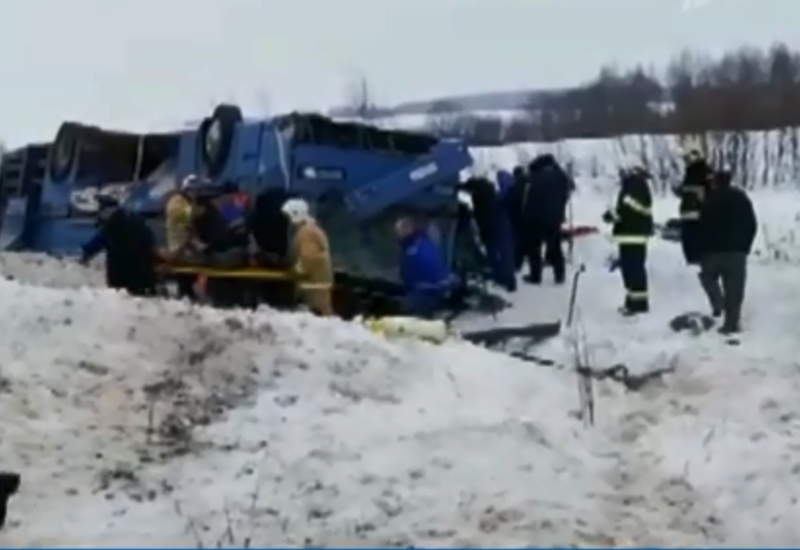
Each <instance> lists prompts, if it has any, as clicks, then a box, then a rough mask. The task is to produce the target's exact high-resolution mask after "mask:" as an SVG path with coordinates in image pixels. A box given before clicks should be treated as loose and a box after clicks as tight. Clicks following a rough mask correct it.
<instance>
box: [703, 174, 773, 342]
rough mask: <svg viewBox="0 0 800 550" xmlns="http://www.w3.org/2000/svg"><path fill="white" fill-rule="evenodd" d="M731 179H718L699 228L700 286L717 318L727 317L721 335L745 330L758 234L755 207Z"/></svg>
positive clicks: (724, 176) (724, 319)
mask: <svg viewBox="0 0 800 550" xmlns="http://www.w3.org/2000/svg"><path fill="white" fill-rule="evenodd" d="M731 179H732V176H731V173H730V172H727V171H724V172H720V173H718V174H716V175H715V177H714V179H713V180H712V182H711V186H710V191H709V193H708V195H707V197H706V200H705V202H704V204H703V209H702V211H701V215H700V220H699V224H698V231H699V234H700V235H701V246H702V250H703V256H702V258H701V263H700V266H701V269H700V282H701V283H702V285H703V290H705V292H706V296H708V301H709V303H710V305H711V310H712V314H713V315H714V317H719V316H724V317H723V323H722V326H721V327H720V329H719V331H720V333H721V334H735V333H738V332H739V331H740V330H741V324H740V323H741V313H742V303H743V302H744V295H745V287H746V284H747V256H748V255H749V254H750V251H751V250H752V248H753V241H754V240H755V238H756V233H757V231H758V221H757V219H756V212H755V209H754V208H753V203H752V202H751V201H750V198H749V197H748V196H747V194H746V193H745V192H744V191H743V190H742V189H739V188H737V187H733V186H732V185H731Z"/></svg>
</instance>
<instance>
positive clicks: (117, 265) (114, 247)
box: [80, 197, 157, 296]
mask: <svg viewBox="0 0 800 550" xmlns="http://www.w3.org/2000/svg"><path fill="white" fill-rule="evenodd" d="M98 202H99V205H98V206H99V210H98V216H97V217H98V225H99V228H98V231H97V233H95V236H94V237H93V238H92V239H91V240H90V241H89V242H87V243H86V244H84V245H83V247H82V255H81V259H80V261H81V263H83V264H87V263H89V262H90V261H91V260H92V258H94V257H95V256H96V255H97V254H99V253H100V252H103V251H105V253H106V284H107V285H108V286H109V288H115V289H120V290H125V291H127V292H128V294H131V295H132V296H149V295H153V294H155V293H156V280H157V278H156V270H155V263H156V242H155V237H154V236H153V232H152V231H151V230H150V228H149V227H148V226H147V223H146V222H145V221H144V219H142V218H141V217H139V216H137V215H135V214H132V213H130V212H126V211H125V210H124V209H122V208H121V207H120V204H119V203H118V202H117V201H116V200H115V199H113V198H110V197H100V199H98Z"/></svg>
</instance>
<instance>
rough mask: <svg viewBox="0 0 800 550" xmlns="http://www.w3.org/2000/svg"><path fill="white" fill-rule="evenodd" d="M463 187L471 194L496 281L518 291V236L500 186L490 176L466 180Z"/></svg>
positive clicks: (482, 239)
mask: <svg viewBox="0 0 800 550" xmlns="http://www.w3.org/2000/svg"><path fill="white" fill-rule="evenodd" d="M462 189H463V190H464V191H465V192H467V193H468V194H469V197H470V202H471V204H472V218H473V220H474V221H475V225H477V226H478V233H479V236H480V239H481V243H482V244H483V248H484V250H485V252H486V260H487V261H488V263H489V266H490V267H491V270H492V277H493V279H494V281H495V282H496V283H497V284H499V285H501V286H503V287H504V288H505V289H506V290H507V291H509V292H514V291H516V289H517V279H516V272H515V269H514V257H513V256H514V236H513V234H512V233H513V232H512V231H511V229H510V224H509V221H508V214H507V211H506V209H505V208H504V206H503V204H502V199H501V198H500V195H499V194H498V191H497V188H496V187H495V185H494V184H493V183H492V182H491V181H489V180H488V179H487V178H484V177H473V178H469V179H468V180H467V181H466V182H464V184H463V185H462Z"/></svg>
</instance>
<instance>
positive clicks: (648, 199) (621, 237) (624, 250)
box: [603, 163, 653, 315]
mask: <svg viewBox="0 0 800 550" xmlns="http://www.w3.org/2000/svg"><path fill="white" fill-rule="evenodd" d="M649 179H650V174H648V173H647V171H646V170H645V169H644V168H643V167H641V166H640V165H638V164H636V163H629V164H627V165H626V166H623V168H622V169H621V170H620V190H619V193H618V195H617V203H616V207H615V208H614V209H613V210H608V211H607V212H606V213H605V214H604V215H603V221H605V222H606V223H613V224H614V225H613V230H612V235H613V237H614V241H615V242H616V243H617V246H618V251H619V256H618V258H617V261H618V267H619V269H620V271H621V273H622V283H623V284H624V285H625V302H624V304H623V306H622V307H621V308H620V313H622V314H623V315H637V314H640V313H647V312H648V311H649V310H650V300H649V297H648V292H647V291H648V289H647V243H648V240H649V239H650V237H651V236H652V234H653V212H652V205H653V198H652V195H651V193H650V185H649V182H648V180H649Z"/></svg>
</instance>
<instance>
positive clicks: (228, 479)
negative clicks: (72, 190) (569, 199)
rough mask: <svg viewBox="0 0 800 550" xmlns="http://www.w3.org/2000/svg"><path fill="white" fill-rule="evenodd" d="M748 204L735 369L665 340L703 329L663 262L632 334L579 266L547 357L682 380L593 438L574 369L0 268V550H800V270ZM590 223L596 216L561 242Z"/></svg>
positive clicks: (704, 346) (664, 385) (538, 294)
mask: <svg viewBox="0 0 800 550" xmlns="http://www.w3.org/2000/svg"><path fill="white" fill-rule="evenodd" d="M755 198H756V203H757V207H758V210H759V214H760V215H761V219H762V221H763V222H764V223H765V227H767V228H768V231H767V232H766V234H767V235H769V238H768V239H765V240H763V241H762V243H761V244H760V247H761V248H760V250H762V251H764V252H763V253H762V254H761V255H760V256H759V257H757V258H755V260H754V262H753V263H752V269H751V286H750V288H749V290H748V292H749V295H748V303H747V306H746V312H745V319H744V324H745V328H746V331H747V332H746V335H745V336H744V338H743V342H742V345H741V346H739V347H730V346H728V345H725V344H724V343H723V341H722V339H721V338H719V337H718V336H717V335H716V333H710V334H707V335H703V336H700V337H692V336H688V335H684V334H673V333H671V332H670V331H669V329H668V328H667V323H668V321H669V319H671V318H672V316H674V315H676V314H678V313H682V312H684V311H686V310H689V309H693V310H696V309H700V310H703V309H705V303H704V300H703V296H702V294H701V291H700V289H699V286H698V284H697V281H696V274H695V272H694V271H693V270H691V269H689V268H686V267H685V266H684V265H683V263H682V259H681V258H680V251H679V249H678V247H677V246H676V245H674V244H672V243H668V242H663V241H655V242H654V243H653V245H652V247H651V251H650V262H649V265H650V270H651V286H652V294H653V298H652V300H653V313H651V314H650V315H649V316H647V317H646V318H642V319H637V320H632V319H622V318H619V317H618V316H617V315H616V313H615V309H616V306H617V305H618V304H619V302H620V300H621V298H622V289H621V282H620V280H619V274H618V273H609V272H608V271H607V270H606V269H605V267H604V260H605V258H606V256H607V255H608V254H609V253H611V252H612V251H613V247H612V246H611V244H610V243H609V241H608V240H607V239H606V238H605V237H604V236H602V235H600V236H597V237H590V238H587V239H583V240H581V241H580V244H579V245H578V246H577V248H576V258H577V260H579V261H582V262H584V263H585V264H586V266H587V271H586V273H585V275H584V277H585V278H584V280H583V282H582V290H581V293H580V305H579V324H578V330H577V331H574V332H570V333H567V334H566V335H565V337H564V338H559V339H556V340H554V341H552V342H550V343H548V344H547V345H545V346H542V347H541V348H540V349H539V350H538V353H539V354H540V355H541V356H543V357H547V358H550V359H553V360H555V361H556V362H557V363H568V362H569V361H570V356H571V352H570V349H571V347H572V345H573V343H574V342H575V341H583V342H584V343H585V346H586V347H587V348H588V353H589V355H590V356H591V358H592V361H593V364H594V365H595V366H597V367H604V366H610V365H612V364H614V363H617V362H621V363H625V364H627V365H628V366H629V367H630V368H631V369H632V370H635V371H640V372H642V371H647V370H650V369H653V368H658V367H662V366H665V365H673V366H675V367H676V368H677V371H676V373H675V374H674V375H671V376H668V377H666V378H665V379H664V380H663V381H662V382H661V383H655V384H654V385H653V386H651V387H648V388H646V389H645V390H644V391H643V392H642V393H625V392H624V391H623V390H622V389H621V388H620V387H619V386H618V385H616V384H615V383H613V382H602V383H598V384H597V415H598V418H597V425H596V427H595V428H594V429H587V428H584V426H583V425H582V423H580V422H579V421H578V420H577V419H575V417H574V414H573V411H574V410H575V408H576V405H577V390H576V381H575V376H574V375H573V374H572V373H571V372H570V370H569V369H568V368H559V367H552V368H546V367H537V366H534V365H531V364H527V363H522V362H519V361H517V360H514V359H511V358H509V357H506V356H504V355H500V354H497V353H491V352H488V351H485V350H482V349H479V348H475V347H472V346H469V345H467V344H463V343H452V344H448V345H445V346H440V347H435V346H431V345H428V344H423V343H418V342H403V341H395V342H390V341H386V340H384V339H382V338H380V337H377V336H374V335H371V334H369V333H367V332H365V331H364V330H363V329H361V328H360V327H355V326H353V325H350V324H347V323H344V322H340V321H334V320H320V319H316V318H312V317H309V316H307V315H302V314H278V313H275V312H272V311H269V310H261V311H258V312H253V313H244V312H220V311H214V310H210V309H204V308H198V307H192V306H189V305H186V304H182V303H178V302H162V301H155V300H151V301H143V300H135V299H130V298H127V297H125V296H121V295H118V294H116V293H113V292H110V291H105V290H99V289H94V288H66V289H64V288H60V289H55V288H45V287H43V286H41V285H50V284H53V283H54V282H56V281H57V279H58V273H68V274H70V276H69V278H68V281H67V284H65V285H60V286H70V287H75V286H77V285H79V284H80V283H81V281H83V280H84V279H83V278H84V277H88V278H94V280H97V279H96V272H93V271H92V270H85V271H82V270H78V269H77V268H75V267H74V266H72V265H69V264H65V263H63V262H58V261H55V260H45V259H42V258H40V257H33V258H30V257H28V258H26V257H23V256H18V257H3V258H2V266H0V267H2V269H3V272H4V273H6V274H9V273H10V274H13V275H15V276H16V278H17V279H20V280H23V281H24V280H26V279H28V278H29V277H31V276H34V277H35V280H36V283H37V284H38V285H40V286H34V285H28V284H22V283H20V282H18V281H0V303H2V304H3V317H2V320H0V350H2V354H3V355H2V356H0V418H2V419H3V422H2V424H0V457H2V461H1V462H0V469H9V470H16V471H20V472H21V473H22V475H23V486H22V489H21V492H20V494H19V495H18V496H16V497H14V498H13V500H12V503H11V508H10V517H9V523H8V525H7V526H6V529H5V530H4V531H2V532H0V546H4V547H19V546H27V547H31V546H39V547H41V546H78V545H87V546H104V545H105V546H109V545H117V546H119V545H125V546H134V545H147V546H156V545H172V546H183V547H188V546H194V547H197V546H198V545H199V544H200V543H201V542H202V545H203V546H214V545H219V546H220V547H234V546H238V547H241V546H242V545H244V544H246V543H247V542H248V540H249V541H251V545H252V546H265V545H270V546H279V545H302V544H310V545H316V546H334V545H337V546H347V545H359V546H377V545H380V546H384V545H397V546H400V545H403V546H407V545H412V544H413V545H416V546H423V545H435V546H453V545H459V546H460V545H474V546H511V545H520V546H522V545H543V546H546V545H573V544H574V545H592V546H598V545H600V546H614V545H622V544H632V545H638V546H645V545H648V546H650V545H652V546H656V545H660V546H664V545H670V546H732V545H735V546H778V545H780V546H795V545H798V544H800V526H798V525H797V522H796V519H795V518H796V517H797V515H798V510H797V501H796V499H797V496H796V491H794V487H796V486H797V485H798V483H800V479H798V477H799V476H800V466H798V460H797V458H796V457H797V445H798V444H797V441H798V429H800V416H798V415H799V414H800V405H798V400H797V395H798V391H800V369H798V367H797V363H796V357H797V355H798V349H797V343H796V339H795V338H794V331H795V326H796V325H797V322H798V317H800V315H798V313H797V309H798V307H797V304H796V303H795V299H794V296H795V295H796V293H795V292H794V289H795V287H796V284H797V283H796V281H797V280H798V273H797V269H798V268H797V267H796V265H795V264H794V261H793V259H792V258H791V257H789V255H781V254H777V255H776V254H773V253H770V250H773V249H779V250H788V249H791V248H792V244H791V243H792V241H791V239H790V237H789V236H790V235H794V231H795V227H796V225H797V221H796V216H797V212H796V208H795V207H794V206H793V205H794V204H795V199H794V195H791V194H778V193H773V194H763V193H762V194H759V195H756V197H755ZM604 206H605V205H604V200H602V199H600V200H598V198H597V197H596V196H594V195H592V194H591V193H588V192H585V193H583V194H582V195H580V197H579V200H578V203H577V204H576V217H578V218H580V219H582V220H584V219H585V220H586V221H589V222H592V221H595V220H596V219H597V218H599V216H600V213H601V211H602V209H603V207H604ZM673 211H674V204H672V203H670V202H668V201H667V202H665V203H664V204H659V205H658V215H659V217H661V216H668V215H670V214H671V213H672V212H673ZM764 234H765V233H764V232H763V231H762V236H763V235H764ZM781 239H783V240H781ZM770 242H772V243H773V244H772V245H770V244H769V243H770ZM775 242H778V243H779V245H776V244H774V243H775ZM32 262H33V263H32ZM87 280H88V279H87ZM514 298H515V301H516V305H515V308H514V309H512V310H510V311H508V312H504V313H503V314H502V315H500V316H499V317H498V319H496V320H490V321H488V322H492V323H497V324H506V323H512V322H519V321H526V322H530V321H531V320H537V319H552V318H554V317H555V318H558V317H563V311H564V309H565V306H566V289H561V288H555V287H552V286H548V285H545V286H543V287H541V288H536V289H529V288H525V289H524V290H523V291H521V292H520V293H518V294H517V295H515V297H514Z"/></svg>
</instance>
